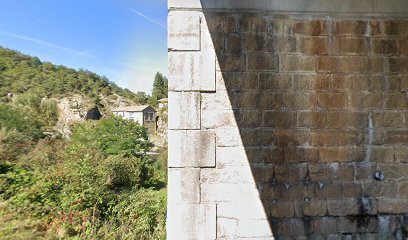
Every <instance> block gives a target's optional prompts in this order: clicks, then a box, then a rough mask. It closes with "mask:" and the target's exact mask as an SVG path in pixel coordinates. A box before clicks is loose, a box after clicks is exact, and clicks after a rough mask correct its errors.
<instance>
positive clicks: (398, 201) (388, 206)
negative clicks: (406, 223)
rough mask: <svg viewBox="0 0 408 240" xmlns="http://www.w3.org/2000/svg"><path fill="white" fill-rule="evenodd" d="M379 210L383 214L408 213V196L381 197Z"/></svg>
mask: <svg viewBox="0 0 408 240" xmlns="http://www.w3.org/2000/svg"><path fill="white" fill-rule="evenodd" d="M378 212H379V213H383V214H403V213H408V199H407V198H379V199H378Z"/></svg>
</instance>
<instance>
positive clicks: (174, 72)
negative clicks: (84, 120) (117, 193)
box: [167, 0, 408, 240]
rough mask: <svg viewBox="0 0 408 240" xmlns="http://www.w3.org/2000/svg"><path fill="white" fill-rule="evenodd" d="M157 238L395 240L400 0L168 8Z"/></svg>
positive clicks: (403, 131) (405, 48)
mask: <svg viewBox="0 0 408 240" xmlns="http://www.w3.org/2000/svg"><path fill="white" fill-rule="evenodd" d="M168 20H169V21H168V23H169V28H168V29H169V33H168V40H169V41H168V51H169V91H170V92H169V136H168V138H169V162H168V173H169V185H168V191H169V194H168V212H167V231H168V233H167V237H168V239H169V240H184V239H191V240H192V239H200V240H201V239H203V240H210V239H219V240H227V239H242V240H244V239H258V240H260V239H333V240H337V239H338V240H340V239H408V1H407V0H201V1H200V0H169V17H168Z"/></svg>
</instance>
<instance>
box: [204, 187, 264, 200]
mask: <svg viewBox="0 0 408 240" xmlns="http://www.w3.org/2000/svg"><path fill="white" fill-rule="evenodd" d="M256 199H260V195H259V190H258V189H257V188H256V186H255V185H254V184H253V183H215V184H212V183H205V184H201V202H217V203H218V202H246V201H249V202H252V201H253V200H256Z"/></svg>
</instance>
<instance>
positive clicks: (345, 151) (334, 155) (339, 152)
mask: <svg viewBox="0 0 408 240" xmlns="http://www.w3.org/2000/svg"><path fill="white" fill-rule="evenodd" d="M355 160H356V158H355V156H354V149H353V147H325V148H319V162H320V163H335V162H338V163H344V162H353V161H355Z"/></svg>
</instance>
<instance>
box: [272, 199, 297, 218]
mask: <svg viewBox="0 0 408 240" xmlns="http://www.w3.org/2000/svg"><path fill="white" fill-rule="evenodd" d="M294 213H295V209H294V204H293V202H290V201H284V200H273V201H272V202H271V216H272V217H276V218H291V217H293V216H294Z"/></svg>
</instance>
